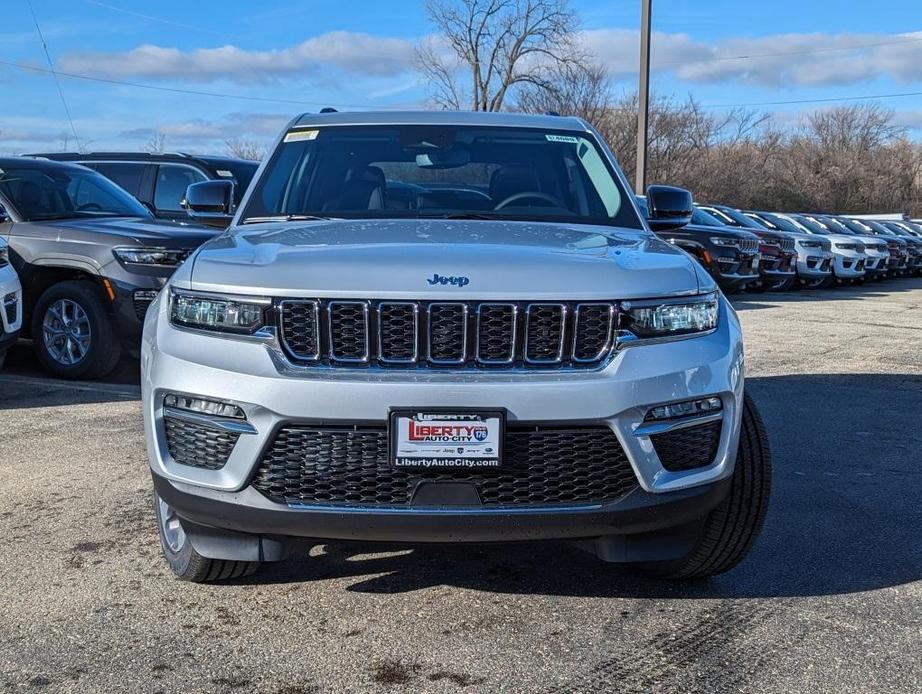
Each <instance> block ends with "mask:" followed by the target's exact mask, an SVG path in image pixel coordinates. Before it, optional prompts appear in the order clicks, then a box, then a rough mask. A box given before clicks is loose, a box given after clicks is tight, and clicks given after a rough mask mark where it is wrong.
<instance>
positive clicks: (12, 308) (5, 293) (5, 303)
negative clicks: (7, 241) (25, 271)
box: [0, 265, 23, 350]
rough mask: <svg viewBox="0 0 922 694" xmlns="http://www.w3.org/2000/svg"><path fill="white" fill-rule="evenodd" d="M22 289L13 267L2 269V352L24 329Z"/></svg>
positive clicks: (0, 341) (0, 295)
mask: <svg viewBox="0 0 922 694" xmlns="http://www.w3.org/2000/svg"><path fill="white" fill-rule="evenodd" d="M22 319H23V308H22V287H21V286H20V284H19V278H18V277H17V275H16V272H15V271H14V270H13V268H12V266H10V265H6V266H4V267H2V268H0V350H5V349H6V348H7V347H9V346H10V345H11V344H12V343H14V342H15V341H16V340H17V339H18V337H19V331H20V329H21V328H22Z"/></svg>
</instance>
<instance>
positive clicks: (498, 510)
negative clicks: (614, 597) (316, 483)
mask: <svg viewBox="0 0 922 694" xmlns="http://www.w3.org/2000/svg"><path fill="white" fill-rule="evenodd" d="M621 498H623V497H617V498H616V499H612V500H611V501H608V502H606V503H613V502H615V501H618V499H621ZM286 505H287V506H288V508H290V509H293V510H296V511H315V512H318V513H375V514H378V513H387V514H390V513H393V514H405V515H425V516H431V515H439V516H448V515H453V514H456V515H462V516H464V515H491V514H493V515H503V516H505V515H508V514H510V513H514V514H523V515H527V514H535V513H540V514H549V513H550V514H552V513H578V512H583V511H585V512H589V511H598V510H599V509H600V508H602V507H603V506H604V505H605V504H600V503H589V504H583V505H580V506H529V507H527V508H521V507H516V506H490V507H487V508H477V507H474V508H471V507H464V506H458V507H456V508H445V507H438V506H417V507H409V508H407V507H404V508H394V507H393V506H334V505H324V504H303V503H301V504H297V503H289V504H286Z"/></svg>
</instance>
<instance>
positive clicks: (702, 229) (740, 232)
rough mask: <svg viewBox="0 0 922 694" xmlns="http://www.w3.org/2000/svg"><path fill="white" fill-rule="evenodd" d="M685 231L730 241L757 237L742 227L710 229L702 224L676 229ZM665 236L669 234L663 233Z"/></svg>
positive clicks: (710, 227) (687, 225)
mask: <svg viewBox="0 0 922 694" xmlns="http://www.w3.org/2000/svg"><path fill="white" fill-rule="evenodd" d="M685 229H687V230H688V231H693V232H697V233H700V234H710V235H711V236H720V237H723V238H732V239H757V238H758V237H757V236H756V235H755V234H753V233H752V232H751V231H750V230H749V229H743V228H742V227H729V226H723V227H712V226H705V225H704V224H686V225H685V226H684V227H681V228H679V229H677V231H682V230H685ZM665 234H666V235H668V234H669V232H668V231H667V232H665Z"/></svg>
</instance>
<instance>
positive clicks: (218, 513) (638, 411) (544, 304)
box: [141, 111, 771, 581]
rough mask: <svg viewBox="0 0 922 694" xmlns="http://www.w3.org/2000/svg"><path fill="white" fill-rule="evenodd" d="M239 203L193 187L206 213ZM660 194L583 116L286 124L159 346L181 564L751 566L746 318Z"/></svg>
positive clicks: (194, 271)
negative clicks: (407, 553)
mask: <svg viewBox="0 0 922 694" xmlns="http://www.w3.org/2000/svg"><path fill="white" fill-rule="evenodd" d="M369 124H371V125H369ZM407 185H411V186H413V188H412V190H413V193H412V195H411V196H409V197H402V198H401V202H402V203H408V205H409V206H407V207H399V208H398V207H394V206H389V204H388V201H389V198H390V194H391V191H392V190H395V189H396V190H399V191H400V193H402V194H403V193H406V191H407V188H406V186H407ZM223 187H224V185H223V184H222V182H220V181H208V182H204V183H198V184H196V185H195V186H192V187H191V188H190V189H189V191H188V201H189V206H190V209H191V210H192V212H193V213H198V212H199V211H200V210H204V211H205V212H206V213H208V214H213V213H214V212H215V210H214V205H213V200H214V199H215V198H216V197H218V198H220V196H221V189H222V188H223ZM280 191H286V194H284V195H280V194H279V193H280ZM647 202H648V205H649V209H650V221H649V223H648V222H647V221H645V220H644V219H643V217H642V216H641V215H640V213H639V211H638V209H637V206H636V205H635V204H634V196H633V195H632V194H631V192H630V188H629V186H628V184H627V181H626V179H625V178H624V175H623V173H621V172H620V171H619V169H618V168H617V164H616V162H615V159H614V156H613V155H612V153H611V152H610V150H609V149H608V148H607V147H606V145H605V143H604V140H603V139H602V138H601V137H600V136H599V135H598V133H596V132H595V130H593V128H592V127H591V126H589V125H588V124H587V123H585V122H584V121H582V120H580V119H577V118H562V117H554V116H526V115H522V114H511V113H482V112H480V113H479V112H471V113H450V112H444V111H432V112H424V113H397V112H386V113H374V114H367V113H351V114H350V113H329V114H319V115H318V114H306V115H304V116H301V117H299V118H297V119H295V120H294V121H292V123H291V124H290V126H289V127H288V128H287V129H286V131H285V133H284V136H283V137H282V138H280V139H279V141H278V143H277V146H276V150H275V152H274V153H273V154H272V155H270V158H269V160H268V161H267V164H266V166H265V168H264V169H262V173H261V174H260V175H259V178H258V180H256V181H254V183H253V186H252V187H251V189H250V191H249V193H248V194H247V196H246V197H245V198H244V202H243V204H242V205H241V207H240V209H239V210H238V212H237V215H236V217H235V219H234V222H233V225H232V226H231V227H230V228H229V229H228V230H227V232H225V233H224V234H222V235H221V236H219V237H218V238H216V239H215V240H213V241H212V242H210V243H207V244H205V245H204V246H203V247H202V248H201V249H200V250H199V251H197V252H196V254H195V256H194V259H193V261H192V262H188V263H185V264H184V265H183V266H182V267H181V268H180V269H179V270H178V271H177V273H176V275H174V276H173V277H172V278H171V279H170V283H169V287H168V289H167V290H164V292H162V293H161V295H160V296H159V297H158V299H157V302H156V303H155V304H154V306H153V307H152V308H151V314H150V316H149V318H148V320H147V322H146V324H145V327H144V341H143V350H144V352H143V355H142V359H141V369H142V378H141V381H142V403H143V405H142V410H143V413H144V424H145V432H146V440H147V450H148V455H149V459H150V467H151V474H152V477H153V483H154V488H155V494H156V497H155V499H156V517H157V526H158V528H159V533H160V542H161V547H162V549H163V553H164V556H165V558H166V560H167V562H168V563H169V566H170V568H171V570H172V571H173V573H174V574H175V575H176V576H178V577H180V578H183V579H186V580H192V581H209V580H217V579H228V578H237V577H239V576H241V575H245V574H247V573H249V572H251V571H253V570H255V569H256V568H257V567H258V564H259V562H261V561H274V560H279V559H282V558H284V557H285V555H286V553H287V552H288V551H290V550H292V549H299V548H301V547H303V546H304V545H305V543H306V544H314V543H316V542H317V541H325V542H326V541H329V542H335V541H337V540H349V539H351V540H365V541H372V540H377V541H398V542H404V543H413V542H424V543H426V542H428V543H446V542H448V543H454V544H457V543H465V542H472V543H480V542H498V541H507V542H508V541H525V540H541V539H544V540H558V541H571V542H574V543H575V544H577V546H579V547H582V548H584V549H587V550H589V551H592V552H594V553H595V554H597V555H598V556H599V557H600V558H601V559H603V560H606V561H615V562H622V563H625V564H628V565H633V566H636V567H637V568H638V569H640V570H642V571H644V572H646V573H648V574H649V573H653V574H656V575H660V576H667V577H672V578H692V577H703V576H706V575H712V574H716V573H720V572H723V571H726V570H728V569H730V568H731V567H732V566H734V565H735V564H736V563H737V562H739V561H740V560H741V559H742V558H743V556H744V555H745V554H746V553H747V551H748V550H749V547H750V546H751V545H752V542H753V541H754V539H755V537H756V536H757V535H758V533H759V530H760V527H761V525H762V519H763V517H764V514H765V510H766V507H767V504H768V497H769V490H770V472H771V470H770V460H769V458H770V453H769V449H768V444H767V439H766V436H765V432H764V428H763V427H762V425H761V421H760V419H759V417H758V414H757V412H756V410H755V409H754V405H753V403H752V401H751V399H750V398H749V397H748V396H747V395H746V394H745V392H744V374H743V371H744V369H743V343H742V334H741V331H740V325H739V321H738V319H737V317H736V313H735V311H734V310H733V308H732V307H731V306H730V304H729V303H728V301H727V300H726V298H725V297H724V296H723V295H722V294H721V293H720V292H719V291H717V285H716V284H715V282H714V281H713V279H711V278H710V277H709V276H708V274H707V273H706V272H705V271H704V270H703V269H702V267H701V265H700V264H699V263H697V262H695V260H694V259H693V258H691V257H690V256H689V255H688V254H687V253H685V252H683V251H681V250H680V249H678V248H676V247H675V246H673V245H671V244H669V243H666V242H665V241H663V240H662V239H659V238H657V237H656V236H654V235H653V234H652V233H651V228H657V229H659V230H660V231H666V230H668V229H669V228H675V227H679V226H682V225H684V224H686V223H688V221H689V219H690V217H691V211H692V200H691V196H690V194H689V193H688V192H687V191H683V190H680V189H676V188H669V187H666V186H651V187H650V188H649V189H648V191H647ZM229 211H230V210H229V209H225V210H224V212H225V213H227V212H229ZM198 441H202V442H207V444H205V445H196V442H198ZM324 538H325V539H324Z"/></svg>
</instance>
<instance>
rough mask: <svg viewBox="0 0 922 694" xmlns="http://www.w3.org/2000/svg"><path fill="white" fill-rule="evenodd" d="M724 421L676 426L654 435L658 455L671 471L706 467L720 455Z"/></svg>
mask: <svg viewBox="0 0 922 694" xmlns="http://www.w3.org/2000/svg"><path fill="white" fill-rule="evenodd" d="M720 429H721V422H720V421H719V420H718V421H716V422H709V423H708V424H701V425H699V426H696V427H689V428H688V429H676V430H675V431H670V432H667V433H665V434H656V435H655V436H651V437H650V440H651V441H653V447H654V448H655V449H656V455H657V456H659V460H660V462H661V463H662V464H663V467H664V468H666V469H667V470H669V471H671V472H680V471H682V470H693V469H695V468H699V467H706V466H708V465H710V464H711V463H713V462H714V458H716V457H717V447H718V445H719V444H720Z"/></svg>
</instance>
